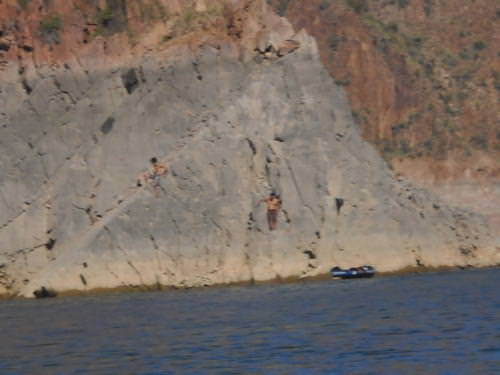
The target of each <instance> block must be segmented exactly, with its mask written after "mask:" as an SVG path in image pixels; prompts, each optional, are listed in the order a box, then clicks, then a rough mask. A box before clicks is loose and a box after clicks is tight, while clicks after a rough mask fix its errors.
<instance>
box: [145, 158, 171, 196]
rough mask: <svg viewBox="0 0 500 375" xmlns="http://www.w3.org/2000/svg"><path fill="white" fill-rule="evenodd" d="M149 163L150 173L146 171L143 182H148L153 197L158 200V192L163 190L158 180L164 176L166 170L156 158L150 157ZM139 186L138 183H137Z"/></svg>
mask: <svg viewBox="0 0 500 375" xmlns="http://www.w3.org/2000/svg"><path fill="white" fill-rule="evenodd" d="M149 161H150V162H151V166H152V168H151V171H148V172H146V173H144V176H143V178H144V182H145V183H147V182H149V183H150V184H151V186H152V187H153V190H154V193H155V196H156V197H157V198H158V197H159V196H160V191H161V190H162V189H163V188H162V186H161V183H160V178H161V177H162V176H165V175H166V174H167V172H168V168H167V167H166V166H165V165H164V164H162V163H160V162H159V161H158V159H157V158H156V157H152V158H151V159H150V160H149ZM138 185H139V186H141V185H140V183H138Z"/></svg>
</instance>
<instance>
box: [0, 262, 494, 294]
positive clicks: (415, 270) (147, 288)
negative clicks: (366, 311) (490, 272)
mask: <svg viewBox="0 0 500 375" xmlns="http://www.w3.org/2000/svg"><path fill="white" fill-rule="evenodd" d="M499 267H500V264H496V265H490V266H481V267H474V266H438V267H425V266H420V267H418V266H409V267H405V268H402V269H400V270H398V271H390V272H377V273H376V276H378V277H391V276H401V275H412V274H422V273H441V272H459V271H467V270H486V269H495V268H499ZM327 280H331V281H340V280H337V279H333V278H332V276H331V275H330V273H325V274H320V275H316V276H308V277H300V276H292V277H286V278H275V279H272V280H264V281H255V280H249V281H241V282H235V283H220V284H212V285H204V286H193V287H176V286H166V285H141V286H120V287H114V288H93V289H89V290H66V291H62V292H57V291H56V296H55V297H50V298H56V297H85V296H100V295H114V294H123V293H144V292H146V293H147V292H169V291H182V290H191V289H207V288H232V287H238V286H253V285H255V286H260V285H279V284H293V283H297V282H314V281H327ZM30 299H46V298H34V297H33V298H27V297H22V296H19V295H10V294H0V302H1V301H10V300H30Z"/></svg>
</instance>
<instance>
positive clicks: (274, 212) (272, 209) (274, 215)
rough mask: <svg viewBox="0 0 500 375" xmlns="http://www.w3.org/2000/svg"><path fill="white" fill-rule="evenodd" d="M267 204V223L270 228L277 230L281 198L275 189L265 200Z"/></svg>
mask: <svg viewBox="0 0 500 375" xmlns="http://www.w3.org/2000/svg"><path fill="white" fill-rule="evenodd" d="M263 201H264V202H266V206H267V224H268V226H269V230H275V229H276V227H277V225H278V213H279V211H280V209H281V203H282V202H281V198H280V196H279V194H276V193H275V192H274V191H272V192H271V194H269V197H268V198H266V199H264V200H263Z"/></svg>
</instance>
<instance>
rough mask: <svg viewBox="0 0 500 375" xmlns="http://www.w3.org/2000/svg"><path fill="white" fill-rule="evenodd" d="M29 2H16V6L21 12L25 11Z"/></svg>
mask: <svg viewBox="0 0 500 375" xmlns="http://www.w3.org/2000/svg"><path fill="white" fill-rule="evenodd" d="M30 2H31V0H17V5H19V6H20V7H21V9H22V10H24V9H26V8H27V7H28V4H29V3H30Z"/></svg>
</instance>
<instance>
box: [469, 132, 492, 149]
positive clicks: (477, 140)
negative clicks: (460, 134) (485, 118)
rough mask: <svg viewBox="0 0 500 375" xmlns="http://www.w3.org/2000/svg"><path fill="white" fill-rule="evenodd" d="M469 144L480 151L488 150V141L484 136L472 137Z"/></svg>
mask: <svg viewBox="0 0 500 375" xmlns="http://www.w3.org/2000/svg"><path fill="white" fill-rule="evenodd" d="M470 143H471V145H472V146H473V147H475V148H479V149H482V150H487V149H488V140H487V139H486V137H485V136H484V135H474V136H472V137H471V138H470Z"/></svg>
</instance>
